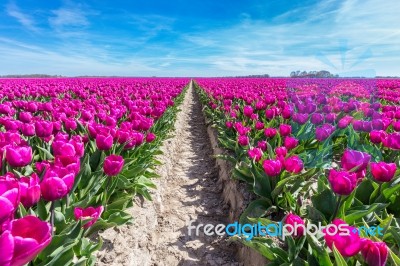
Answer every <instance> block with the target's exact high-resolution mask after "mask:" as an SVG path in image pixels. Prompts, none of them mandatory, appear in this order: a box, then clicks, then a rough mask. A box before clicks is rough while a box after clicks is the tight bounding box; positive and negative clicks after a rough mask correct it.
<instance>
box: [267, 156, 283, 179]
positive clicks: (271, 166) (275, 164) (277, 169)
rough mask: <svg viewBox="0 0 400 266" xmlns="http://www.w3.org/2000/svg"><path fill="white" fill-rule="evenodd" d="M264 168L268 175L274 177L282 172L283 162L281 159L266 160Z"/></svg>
mask: <svg viewBox="0 0 400 266" xmlns="http://www.w3.org/2000/svg"><path fill="white" fill-rule="evenodd" d="M263 168H264V171H265V173H266V174H267V175H268V176H271V177H274V176H277V175H279V174H280V173H281V171H282V163H281V162H280V161H279V160H264V161H263Z"/></svg>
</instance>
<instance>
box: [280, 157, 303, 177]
mask: <svg viewBox="0 0 400 266" xmlns="http://www.w3.org/2000/svg"><path fill="white" fill-rule="evenodd" d="M284 165H285V170H286V171H288V172H289V173H292V174H298V173H300V172H301V170H303V168H304V166H303V161H302V160H301V159H300V158H299V156H297V155H293V156H290V157H288V158H286V159H285V164H284Z"/></svg>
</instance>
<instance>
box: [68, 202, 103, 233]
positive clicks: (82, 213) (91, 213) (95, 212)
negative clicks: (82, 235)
mask: <svg viewBox="0 0 400 266" xmlns="http://www.w3.org/2000/svg"><path fill="white" fill-rule="evenodd" d="M103 210H104V207H103V206H99V207H97V208H93V207H89V208H86V209H83V208H79V207H76V208H75V209H74V216H75V219H76V220H79V219H82V218H92V219H91V220H90V221H89V222H88V223H86V224H85V225H84V226H83V228H89V227H90V226H92V225H93V224H94V223H95V222H97V220H98V219H99V218H100V216H101V214H102V213H103Z"/></svg>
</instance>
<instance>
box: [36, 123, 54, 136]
mask: <svg viewBox="0 0 400 266" xmlns="http://www.w3.org/2000/svg"><path fill="white" fill-rule="evenodd" d="M35 131H36V136H38V137H41V138H45V137H49V136H51V135H52V134H53V123H52V122H50V121H37V122H35Z"/></svg>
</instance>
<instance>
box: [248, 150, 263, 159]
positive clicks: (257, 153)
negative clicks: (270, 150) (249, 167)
mask: <svg viewBox="0 0 400 266" xmlns="http://www.w3.org/2000/svg"><path fill="white" fill-rule="evenodd" d="M247 153H248V155H249V157H250V158H251V159H253V160H255V161H256V162H258V161H259V160H261V158H262V155H263V152H262V150H261V149H260V148H253V149H250V150H248V152H247Z"/></svg>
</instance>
